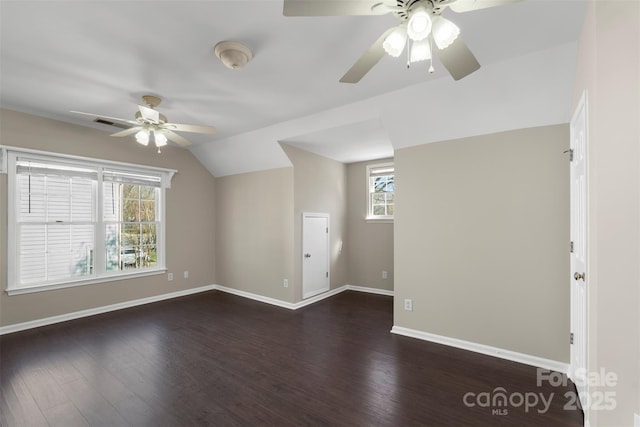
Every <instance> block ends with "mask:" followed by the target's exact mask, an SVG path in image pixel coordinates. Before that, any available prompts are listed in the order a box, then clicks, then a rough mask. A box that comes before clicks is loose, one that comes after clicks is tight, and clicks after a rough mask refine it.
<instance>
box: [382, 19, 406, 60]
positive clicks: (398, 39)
mask: <svg viewBox="0 0 640 427" xmlns="http://www.w3.org/2000/svg"><path fill="white" fill-rule="evenodd" d="M406 44H407V29H406V28H405V27H404V26H403V25H400V26H398V27H397V28H396V29H395V30H393V32H391V34H389V35H388V36H387V38H386V39H384V42H383V43H382V47H383V48H384V51H385V52H387V53H388V54H389V55H391V56H393V57H394V58H397V57H399V56H400V54H401V53H402V51H403V50H404V45H406Z"/></svg>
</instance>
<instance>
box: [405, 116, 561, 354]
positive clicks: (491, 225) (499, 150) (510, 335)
mask: <svg viewBox="0 0 640 427" xmlns="http://www.w3.org/2000/svg"><path fill="white" fill-rule="evenodd" d="M568 146H569V134H568V126H567V125H558V126H549V127H541V128H532V129H522V130H516V131H510V132H504V133H498V134H492V135H485V136H477V137H471V138H464V139H459V140H453V141H446V142H441V143H434V144H426V145H421V146H417V147H411V148H406V149H401V150H397V151H396V153H395V166H396V182H397V190H396V215H395V231H394V232H395V297H396V298H395V306H394V309H395V310H394V312H395V313H394V325H395V326H401V327H406V328H411V329H416V330H419V331H425V332H429V333H434V334H438V335H443V336H447V337H453V338H457V339H462V340H466V341H470V342H474V343H480V344H485V345H490V346H495V347H498V348H503V349H507V350H511V351H516V352H521V353H525V354H530V355H534V356H539V357H543V358H547V359H551V360H557V361H561V362H568V361H569V343H568V338H567V337H568V336H569V310H568V308H569V286H568V280H567V277H568V275H569V253H568V242H569V186H568V182H569V176H568V170H569V169H568V158H567V155H566V154H563V151H564V150H566V149H567V148H568ZM405 298H411V299H413V311H412V312H409V311H404V310H403V300H404V299H405Z"/></svg>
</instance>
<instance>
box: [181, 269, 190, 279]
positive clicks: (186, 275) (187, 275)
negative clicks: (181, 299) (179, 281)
mask: <svg viewBox="0 0 640 427" xmlns="http://www.w3.org/2000/svg"><path fill="white" fill-rule="evenodd" d="M182 275H183V276H184V278H185V279H188V278H189V270H185V271H184V273H182Z"/></svg>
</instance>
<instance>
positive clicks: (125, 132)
mask: <svg viewBox="0 0 640 427" xmlns="http://www.w3.org/2000/svg"><path fill="white" fill-rule="evenodd" d="M141 129H142V126H134V127H132V128H129V129H125V130H121V131H120V132H116V133H112V134H111V135H110V136H128V135H131V134H134V133H136V132H138V131H139V130H141Z"/></svg>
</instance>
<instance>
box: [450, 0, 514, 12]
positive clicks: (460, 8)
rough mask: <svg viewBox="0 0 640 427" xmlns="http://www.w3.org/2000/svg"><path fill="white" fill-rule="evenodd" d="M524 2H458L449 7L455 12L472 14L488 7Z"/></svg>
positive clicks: (464, 0)
mask: <svg viewBox="0 0 640 427" xmlns="http://www.w3.org/2000/svg"><path fill="white" fill-rule="evenodd" d="M520 1H522V0H456V1H454V2H453V3H451V4H450V5H449V8H451V10H453V11H454V12H458V13H461V12H470V11H473V10H479V9H486V8H488V7H495V6H502V5H505V4H509V3H517V2H520Z"/></svg>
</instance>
